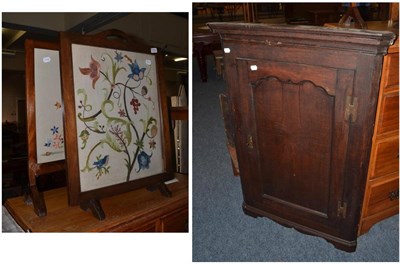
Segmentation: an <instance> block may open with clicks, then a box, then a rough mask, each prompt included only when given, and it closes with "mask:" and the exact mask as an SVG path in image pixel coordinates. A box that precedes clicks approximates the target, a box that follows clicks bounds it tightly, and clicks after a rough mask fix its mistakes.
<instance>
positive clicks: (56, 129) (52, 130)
mask: <svg viewBox="0 0 400 264" xmlns="http://www.w3.org/2000/svg"><path fill="white" fill-rule="evenodd" d="M50 130H51V132H53V135H54V134H57V133H58V127H56V126H53V128H51V129H50Z"/></svg>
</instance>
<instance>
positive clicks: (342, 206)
mask: <svg viewBox="0 0 400 264" xmlns="http://www.w3.org/2000/svg"><path fill="white" fill-rule="evenodd" d="M346 211H347V203H345V202H342V201H339V202H338V208H337V216H338V217H341V218H343V219H345V218H346Z"/></svg>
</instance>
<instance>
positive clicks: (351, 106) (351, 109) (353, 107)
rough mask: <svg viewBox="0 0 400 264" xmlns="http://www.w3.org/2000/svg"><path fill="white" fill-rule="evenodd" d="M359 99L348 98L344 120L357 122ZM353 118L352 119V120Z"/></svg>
mask: <svg viewBox="0 0 400 264" xmlns="http://www.w3.org/2000/svg"><path fill="white" fill-rule="evenodd" d="M357 108H358V98H357V97H352V96H350V95H348V96H347V97H346V108H345V110H344V120H346V121H350V122H356V120H357ZM350 116H351V119H350Z"/></svg>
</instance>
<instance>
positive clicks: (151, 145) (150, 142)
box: [149, 139, 156, 149]
mask: <svg viewBox="0 0 400 264" xmlns="http://www.w3.org/2000/svg"><path fill="white" fill-rule="evenodd" d="M149 145H150V148H151V149H155V148H156V142H155V141H154V140H153V139H152V140H150V141H149Z"/></svg>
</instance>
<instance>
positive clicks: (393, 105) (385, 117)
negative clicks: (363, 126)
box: [377, 92, 399, 134]
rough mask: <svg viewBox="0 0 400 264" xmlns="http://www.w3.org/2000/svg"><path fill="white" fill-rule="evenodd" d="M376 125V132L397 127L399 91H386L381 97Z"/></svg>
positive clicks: (382, 132)
mask: <svg viewBox="0 0 400 264" xmlns="http://www.w3.org/2000/svg"><path fill="white" fill-rule="evenodd" d="M378 118H379V121H378V127H377V133H378V134H384V133H388V132H392V131H396V130H398V129H399V93H398V92H394V93H388V94H386V95H384V96H383V98H382V106H381V112H380V114H379V117H378Z"/></svg>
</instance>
